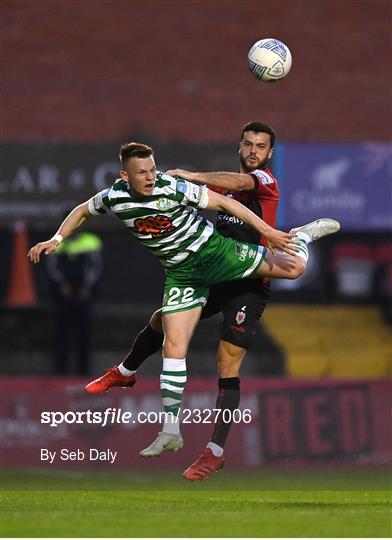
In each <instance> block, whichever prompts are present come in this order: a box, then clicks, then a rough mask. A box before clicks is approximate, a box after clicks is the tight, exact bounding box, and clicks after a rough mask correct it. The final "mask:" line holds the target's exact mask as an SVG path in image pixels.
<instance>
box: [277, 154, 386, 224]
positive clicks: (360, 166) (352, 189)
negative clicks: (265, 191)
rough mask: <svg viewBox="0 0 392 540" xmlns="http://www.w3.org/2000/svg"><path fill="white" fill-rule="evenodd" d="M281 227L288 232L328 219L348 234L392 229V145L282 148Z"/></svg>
mask: <svg viewBox="0 0 392 540" xmlns="http://www.w3.org/2000/svg"><path fill="white" fill-rule="evenodd" d="M280 160H281V165H282V167H283V170H282V177H283V178H284V184H283V221H284V223H285V224H286V225H287V226H292V225H298V223H306V222H308V221H312V220H314V219H316V218H318V217H322V216H329V217H332V218H334V219H337V220H338V221H340V222H341V224H342V228H343V229H344V230H345V231H346V232H347V231H380V230H381V231H387V230H390V229H391V228H392V207H391V178H392V176H391V164H392V145H390V144H387V143H362V144H321V143H320V144H315V143H308V144H304V143H290V144H284V145H282V153H281V156H280Z"/></svg>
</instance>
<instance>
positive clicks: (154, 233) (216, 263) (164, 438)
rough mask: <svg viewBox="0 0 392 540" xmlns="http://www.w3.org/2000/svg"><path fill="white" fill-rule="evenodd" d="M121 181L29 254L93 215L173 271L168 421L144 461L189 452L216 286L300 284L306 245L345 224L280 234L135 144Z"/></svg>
mask: <svg viewBox="0 0 392 540" xmlns="http://www.w3.org/2000/svg"><path fill="white" fill-rule="evenodd" d="M120 160H121V164H122V169H121V173H120V174H121V178H120V179H118V180H116V182H115V183H114V184H113V186H112V187H111V188H109V189H106V190H103V191H101V192H100V193H97V194H96V195H95V196H94V197H92V198H91V199H90V200H89V201H86V202H85V203H82V204H81V205H79V206H77V207H76V208H74V210H72V212H71V213H70V214H69V215H68V216H67V218H66V219H65V220H64V222H63V223H62V224H61V225H60V228H59V229H58V231H57V233H56V234H55V235H54V236H53V237H52V238H51V239H50V240H47V241H46V242H40V243H38V244H37V245H36V246H34V247H33V248H31V250H30V251H29V257H30V260H31V261H32V262H34V263H37V262H39V260H40V255H41V253H43V252H44V253H45V254H50V253H52V252H54V251H55V250H56V249H57V247H58V246H59V244H60V243H61V241H62V240H63V239H64V238H67V237H68V236H70V235H71V234H72V232H73V231H75V230H76V229H77V228H78V227H79V226H80V225H81V224H82V223H83V222H84V221H85V219H87V218H89V217H91V216H92V215H99V214H104V213H107V212H111V213H113V214H115V215H116V216H117V217H118V218H119V219H121V220H122V221H124V223H125V225H126V226H127V227H128V228H129V229H130V231H131V233H132V234H133V235H134V236H136V237H137V238H138V239H139V240H140V241H141V242H142V243H144V244H145V245H146V247H147V248H148V249H149V250H150V251H151V252H152V253H154V254H155V255H156V256H157V257H158V258H159V259H160V261H161V262H162V264H163V265H164V267H165V271H166V282H165V289H164V299H163V309H162V311H163V330H164V336H165V337H164V342H163V369H162V375H161V394H162V402H163V406H164V410H165V412H167V413H168V414H167V419H166V421H165V423H164V426H163V431H162V432H161V433H159V435H158V437H157V439H156V440H155V441H154V442H153V443H152V444H151V445H150V446H149V447H148V448H146V449H145V450H143V452H141V455H143V456H144V457H151V456H157V455H160V454H161V453H162V452H164V451H177V450H180V449H181V448H182V446H183V440H182V437H181V434H180V425H179V411H180V407H181V400H182V394H183V391H184V386H185V382H186V354H187V350H188V345H189V342H190V340H191V337H192V334H193V332H194V329H195V327H196V325H197V323H198V320H199V318H200V315H201V310H202V307H203V306H204V305H205V304H206V302H207V298H208V293H209V286H210V285H212V284H214V283H219V282H223V281H232V280H236V279H241V278H245V277H254V278H258V277H269V278H279V279H296V278H298V277H299V276H301V275H302V273H303V272H304V271H305V269H306V264H307V258H308V251H307V244H308V243H309V242H312V241H314V240H317V239H318V238H321V237H322V236H326V235H327V234H332V233H334V232H337V231H338V230H339V228H340V226H339V224H338V223H337V222H336V221H334V220H330V219H321V220H317V221H316V222H313V223H312V224H308V225H305V226H304V227H300V228H297V229H293V230H292V231H291V232H290V233H284V232H281V231H277V230H276V229H274V228H272V227H270V226H269V225H267V224H266V223H265V222H264V221H263V220H262V219H261V218H260V217H258V216H256V215H255V214H254V213H253V212H251V211H250V210H249V209H248V208H246V207H245V206H243V205H242V204H241V203H239V202H238V201H236V200H233V199H231V198H228V197H224V196H223V195H220V194H218V193H215V192H213V191H210V190H208V188H207V187H206V186H197V185H194V184H191V183H190V182H188V181H185V180H176V179H175V178H173V177H171V176H168V175H165V174H163V173H160V172H158V171H157V170H156V167H155V161H154V154H153V150H152V149H151V148H150V147H148V146H146V145H143V144H139V143H128V144H124V145H122V147H121V149H120ZM197 208H207V209H210V210H215V211H220V212H226V213H227V214H230V215H232V216H235V217H237V218H238V219H240V220H242V221H244V222H245V223H248V224H249V225H250V226H252V227H253V228H254V229H255V230H256V231H257V232H258V234H260V235H263V236H264V238H265V239H266V240H267V245H268V248H269V249H267V248H265V247H263V246H260V245H256V244H248V243H245V242H240V241H236V240H233V239H232V238H228V237H223V236H221V235H219V234H218V233H217V232H216V231H215V230H214V227H213V225H212V224H211V223H209V222H208V221H207V220H206V219H204V218H203V217H202V216H201V215H200V214H198V212H197Z"/></svg>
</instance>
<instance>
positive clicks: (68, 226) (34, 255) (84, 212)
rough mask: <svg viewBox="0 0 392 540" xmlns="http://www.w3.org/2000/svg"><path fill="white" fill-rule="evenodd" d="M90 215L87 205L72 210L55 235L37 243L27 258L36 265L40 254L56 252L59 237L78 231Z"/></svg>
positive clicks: (66, 236)
mask: <svg viewBox="0 0 392 540" xmlns="http://www.w3.org/2000/svg"><path fill="white" fill-rule="evenodd" d="M90 216H91V214H90V212H89V210H88V203H87V202H85V203H82V204H80V205H79V206H77V207H76V208H74V209H73V210H72V212H70V213H69V214H68V216H67V217H66V218H65V220H64V221H63V222H62V224H61V225H60V227H59V228H58V230H57V232H56V233H55V235H54V236H53V237H52V238H50V239H49V240H46V241H45V242H39V243H38V244H36V245H35V246H33V247H32V248H31V249H30V251H29V252H28V254H27V256H28V257H29V259H30V260H31V262H33V263H38V262H39V261H40V257H41V254H42V252H45V255H49V254H50V253H53V252H54V251H56V249H57V248H58V247H59V245H60V243H61V237H62V238H63V239H64V238H68V236H70V235H71V234H72V233H73V232H74V231H75V230H76V229H78V228H79V227H80V226H81V224H82V223H83V222H84V221H85V219H86V218H88V217H90Z"/></svg>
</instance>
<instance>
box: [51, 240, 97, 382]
mask: <svg viewBox="0 0 392 540" xmlns="http://www.w3.org/2000/svg"><path fill="white" fill-rule="evenodd" d="M46 261H47V270H48V274H49V278H50V281H51V285H52V287H51V288H52V296H53V301H54V305H55V321H54V325H55V328H54V354H55V368H56V373H58V374H59V375H63V374H66V373H68V372H69V371H70V356H71V354H70V353H71V351H72V345H73V342H75V348H76V353H77V373H78V374H79V375H86V374H88V373H89V371H90V369H89V368H90V353H91V332H92V308H93V303H94V300H95V297H96V293H97V285H98V282H99V278H100V276H101V273H102V241H101V240H100V238H99V237H98V236H96V235H95V234H92V233H90V232H80V233H79V234H75V235H74V236H73V237H72V238H69V239H66V240H64V242H62V244H61V246H59V249H58V250H57V251H56V253H55V254H54V255H53V256H52V257H48V258H47V259H46Z"/></svg>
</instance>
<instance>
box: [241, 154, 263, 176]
mask: <svg viewBox="0 0 392 540" xmlns="http://www.w3.org/2000/svg"><path fill="white" fill-rule="evenodd" d="M248 157H249V156H248ZM240 162H241V166H242V169H243V171H244V172H247V173H249V172H252V171H255V170H256V169H264V167H265V166H266V165H267V163H268V158H265V159H263V160H258V161H257V163H256V162H255V164H254V165H252V166H249V165H248V164H247V163H246V159H245V158H244V157H243V156H242V155H241V154H240Z"/></svg>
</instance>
